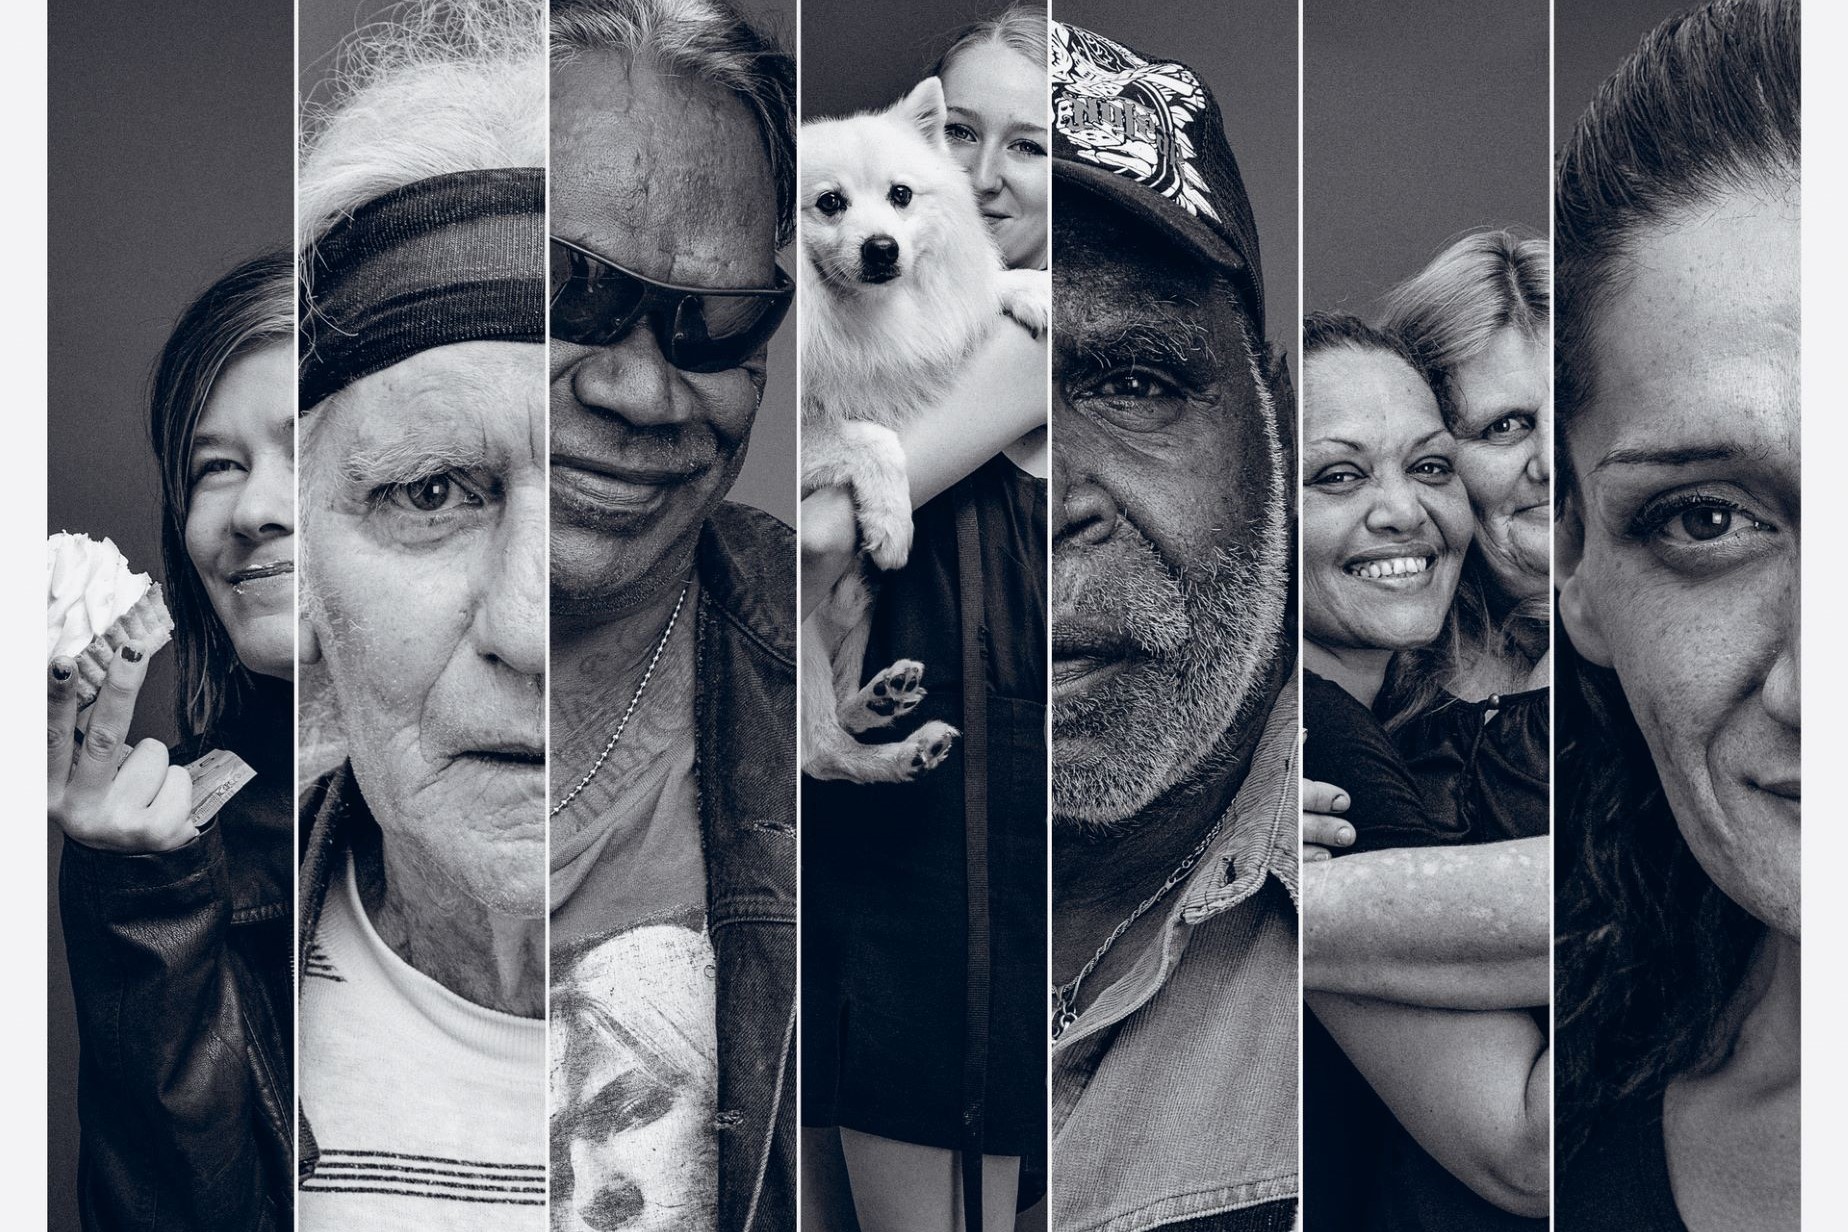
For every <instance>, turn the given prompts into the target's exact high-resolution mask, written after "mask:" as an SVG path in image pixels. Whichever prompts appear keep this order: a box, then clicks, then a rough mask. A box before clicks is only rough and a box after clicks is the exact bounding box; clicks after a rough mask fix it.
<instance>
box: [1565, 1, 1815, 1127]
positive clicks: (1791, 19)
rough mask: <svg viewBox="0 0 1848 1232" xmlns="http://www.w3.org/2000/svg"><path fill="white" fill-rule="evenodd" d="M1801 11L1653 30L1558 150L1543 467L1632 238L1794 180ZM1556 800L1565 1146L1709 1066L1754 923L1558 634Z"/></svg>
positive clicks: (1632, 730) (1791, 7) (1635, 731)
mask: <svg viewBox="0 0 1848 1232" xmlns="http://www.w3.org/2000/svg"><path fill="white" fill-rule="evenodd" d="M1800 25H1801V19H1800V12H1799V8H1798V4H1797V2H1796V0H1718V2H1716V3H1711V4H1707V5H1703V6H1702V7H1700V8H1697V9H1694V10H1693V11H1691V12H1689V13H1686V14H1683V15H1681V16H1678V17H1674V18H1671V19H1670V20H1668V21H1666V22H1664V23H1662V24H1661V25H1660V26H1658V27H1656V29H1655V30H1653V31H1652V32H1651V33H1650V34H1649V35H1648V36H1647V37H1646V38H1644V40H1643V41H1642V44H1641V45H1640V46H1639V47H1638V48H1637V49H1636V51H1635V52H1634V53H1633V54H1632V55H1631V56H1630V58H1629V59H1627V60H1626V61H1624V63H1623V65H1622V67H1620V68H1619V69H1618V70H1617V72H1616V74H1615V75H1614V76H1612V77H1611V78H1610V80H1608V81H1606V82H1605V83H1604V85H1603V87H1602V88H1601V89H1600V90H1599V91H1598V93H1597V96H1596V97H1595V98H1594V99H1593V100H1592V103H1591V105H1590V107H1588V108H1587V109H1586V111H1585V114H1584V115H1583V116H1581V117H1580V119H1579V121H1578V123H1577V124H1576V125H1575V126H1574V128H1573V131H1572V134H1571V136H1570V138H1569V139H1568V140H1567V142H1566V144H1565V147H1564V149H1563V150H1562V151H1561V154H1560V158H1559V167H1558V181H1557V185H1556V191H1555V201H1554V211H1555V213H1554V219H1555V230H1554V236H1555V248H1556V252H1557V257H1558V263H1557V267H1556V270H1555V275H1554V279H1555V286H1556V290H1557V293H1558V304H1557V310H1558V317H1557V321H1556V324H1555V343H1554V375H1555V406H1556V411H1557V416H1556V417H1557V423H1558V436H1557V456H1556V462H1555V465H1556V470H1555V474H1557V475H1558V476H1559V483H1560V490H1559V501H1560V504H1561V507H1562V509H1563V508H1565V507H1566V506H1567V504H1568V502H1572V501H1575V500H1577V499H1578V497H1577V494H1576V490H1575V488H1576V482H1577V480H1576V477H1575V475H1574V474H1573V471H1572V466H1571V455H1570V451H1569V449H1568V447H1567V443H1568V440H1569V438H1570V436H1571V434H1572V428H1573V425H1574V423H1575V422H1576V420H1577V419H1578V417H1579V416H1580V415H1581V414H1582V413H1583V412H1584V410H1585V409H1586V407H1587V406H1589V405H1590V404H1591V403H1592V401H1593V400H1594V399H1595V398H1596V396H1597V382H1596V375H1597V368H1598V362H1599V353H1598V339H1599V318H1600V315H1601V314H1602V313H1603V312H1604V311H1605V309H1606V308H1607V306H1608V305H1609V304H1610V302H1611V300H1612V299H1613V297H1614V296H1615V295H1616V294H1618V293H1619V292H1620V291H1621V290H1622V288H1623V286H1624V285H1625V279H1626V278H1627V277H1628V268H1627V264H1628V253H1629V251H1630V249H1631V246H1632V245H1633V244H1634V242H1635V241H1636V239H1637V238H1638V237H1639V236H1640V235H1641V234H1643V233H1645V232H1647V231H1649V230H1651V229H1653V228H1659V227H1661V226H1663V225H1665V224H1667V223H1670V222H1672V221H1673V219H1674V217H1675V216H1676V215H1677V214H1678V213H1679V212H1681V211H1684V210H1686V209H1688V208H1690V207H1696V206H1699V205H1701V204H1703V203H1706V202H1710V201H1712V200H1714V199H1716V198H1718V197H1720V196H1722V195H1724V194H1726V193H1729V192H1735V191H1741V190H1743V191H1754V190H1762V189H1763V188H1765V187H1767V186H1769V187H1771V188H1774V189H1775V188H1776V187H1777V186H1778V185H1779V184H1780V182H1782V183H1788V184H1791V185H1794V184H1795V183H1796V181H1797V178H1798V175H1799V169H1800V166H1801V157H1802V141H1801V109H1800V88H1801V79H1800V60H1801V56H1800V45H1799V29H1800ZM1555 642H1556V645H1557V646H1558V648H1559V658H1558V677H1557V679H1558V682H1559V696H1558V703H1557V707H1558V708H1557V712H1556V719H1557V721H1558V722H1559V724H1560V728H1561V736H1562V741H1561V746H1560V752H1559V760H1558V765H1557V769H1556V773H1557V775H1558V779H1557V781H1558V795H1557V798H1558V799H1559V801H1560V802H1561V803H1562V805H1563V808H1562V809H1561V811H1560V818H1561V825H1560V833H1559V839H1558V843H1559V850H1560V877H1561V885H1560V897H1559V908H1558V929H1559V937H1558V950H1557V953H1558V962H1557V967H1556V975H1555V978H1556V984H1557V987H1556V989H1555V995H1556V1003H1557V1021H1558V1025H1559V1040H1558V1068H1557V1071H1556V1073H1557V1079H1558V1084H1559V1095H1558V1113H1559V1119H1560V1132H1559V1139H1558V1141H1559V1150H1560V1155H1561V1159H1562V1160H1564V1159H1568V1158H1570V1156H1571V1155H1572V1153H1573V1152H1574V1151H1576V1150H1577V1149H1578V1148H1579V1147H1580V1146H1582V1145H1583V1143H1584V1141H1585V1139H1586V1138H1587V1136H1588V1135H1589V1133H1590V1131H1591V1129H1592V1128H1593V1126H1594V1124H1595V1122H1596V1120H1597V1118H1598V1117H1599V1116H1600V1115H1602V1114H1603V1113H1604V1112H1606V1111H1607V1110H1608V1109H1609V1107H1610V1106H1611V1105H1612V1104H1613V1103H1615V1102H1616V1101H1618V1100H1623V1099H1627V1098H1644V1099H1650V1098H1656V1097H1659V1096H1660V1094H1661V1092H1662V1091H1663V1090H1664V1089H1666V1087H1667V1085H1668V1082H1669V1080H1670V1079H1672V1078H1674V1077H1676V1076H1677V1075H1680V1074H1686V1073H1697V1072H1700V1071H1701V1070H1703V1069H1705V1068H1707V1067H1710V1066H1711V1065H1714V1064H1716V1063H1717V1062H1718V1061H1719V1060H1720V1059H1721V1058H1723V1056H1724V1055H1725V1052H1726V1050H1727V1048H1728V1047H1729V1046H1730V1038H1729V1031H1728V1027H1727V1022H1728V1019H1727V1009H1728V1007H1729V1005H1730V1003H1731V1001H1732V998H1733V996H1734V994H1735V993H1736V992H1737V991H1738V988H1739V986H1740V982H1741V981H1742V979H1743V978H1744V975H1745V971H1746V968H1747V964H1748V962H1749V960H1750V957H1751V953H1752V950H1753V947H1754V946H1755V945H1756V943H1757V942H1758V940H1759V939H1760V938H1761V937H1762V935H1763V931H1764V930H1763V926H1762V925H1760V924H1759V923H1758V922H1757V921H1756V920H1754V919H1753V918H1752V917H1751V916H1749V915H1748V914H1747V913H1746V912H1745V911H1744V910H1743V909H1742V908H1741V907H1739V906H1738V905H1737V904H1735V903H1733V902H1732V901H1731V900H1730V899H1728V898H1727V897H1726V895H1725V894H1724V893H1722V892H1721V890H1720V889H1719V887H1717V886H1716V885H1714V883H1713V881H1712V879H1711V878H1709V877H1708V876H1707V874H1706V872H1705V870H1703V869H1702V868H1701V867H1700V864H1699V862H1698V861H1697V860H1695V858H1694V855H1693V853H1692V852H1691V851H1690V850H1689V848H1688V845H1687V843H1686V841H1685V840H1684V839H1683V838H1682V837H1681V832H1680V829H1679V828H1678V827H1677V825H1676V822H1675V818H1674V815H1673V814H1672V813H1671V812H1670V810H1669V808H1668V803H1667V800H1666V797H1665V796H1664V794H1663V790H1662V783H1661V779H1660V777H1659V776H1658V775H1657V773H1656V769H1655V764H1654V762H1653V760H1652V759H1651V756H1650V753H1649V748H1648V745H1647V744H1646V743H1645V741H1644V739H1643V735H1642V732H1641V730H1640V729H1639V728H1638V727H1637V725H1636V721H1635V718H1634V716H1633V715H1632V714H1631V713H1630V710H1629V707H1628V705H1627V703H1626V702H1625V700H1624V696H1623V690H1622V687H1621V684H1620V683H1619V681H1618V679H1617V676H1616V674H1615V673H1614V672H1612V671H1610V670H1608V669H1606V668H1601V667H1598V666H1596V665H1594V664H1591V663H1588V662H1586V661H1585V660H1584V659H1582V658H1581V657H1579V656H1578V654H1577V653H1576V652H1575V651H1574V650H1573V648H1572V645H1571V642H1570V639H1569V638H1567V637H1566V636H1565V635H1564V630H1563V629H1560V630H1556V638H1555Z"/></svg>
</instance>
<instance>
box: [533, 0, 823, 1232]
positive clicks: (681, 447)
mask: <svg viewBox="0 0 1848 1232" xmlns="http://www.w3.org/2000/svg"><path fill="white" fill-rule="evenodd" d="M551 23H552V110H551V115H552V120H551V123H552V137H551V140H552V163H551V180H550V194H551V196H550V205H551V224H550V225H551V239H550V243H549V249H550V287H549V294H550V304H549V332H550V336H551V340H550V350H549V354H550V369H549V371H550V387H551V388H550V410H551V509H552V513H551V518H552V535H551V612H552V617H551V619H552V643H551V663H552V677H551V679H552V687H551V739H552V743H551V749H552V774H551V783H552V787H551V792H552V801H551V808H552V810H553V812H552V823H551V836H552V837H551V861H552V886H551V889H552V896H551V903H552V908H551V924H552V931H551V936H552V967H551V970H552V975H551V981H552V995H553V1001H554V1004H560V1003H565V1002H568V1003H570V1004H573V1005H581V1006H585V1007H587V1008H586V1010H585V1012H584V1013H581V1014H578V1015H576V1016H575V1017H574V1018H573V1019H572V1021H573V1022H578V1023H582V1024H588V1025H585V1026H584V1027H582V1028H581V1029H580V1028H574V1027H568V1026H564V1025H559V1024H555V1026H554V1046H553V1048H552V1057H553V1062H552V1065H553V1073H552V1094H553V1101H552V1103H553V1107H552V1114H551V1116H552V1169H553V1172H552V1175H553V1184H552V1201H553V1203H554V1210H555V1211H556V1210H558V1209H559V1208H560V1207H561V1206H562V1207H564V1208H567V1209H568V1211H569V1212H571V1214H572V1215H575V1216H577V1217H578V1218H579V1219H581V1220H583V1221H584V1222H586V1223H588V1224H591V1225H594V1226H601V1225H600V1224H598V1223H597V1218H598V1217H600V1216H599V1213H600V1212H601V1213H603V1214H607V1212H608V1211H609V1210H612V1209H618V1208H620V1209H622V1210H624V1211H629V1210H634V1211H638V1212H639V1211H646V1210H649V1209H653V1208H662V1209H665V1208H666V1207H667V1206H672V1207H673V1208H674V1209H675V1211H676V1223H677V1226H685V1227H709V1228H715V1229H718V1230H719V1232H734V1230H735V1232H743V1230H745V1229H750V1230H752V1232H757V1230H771V1229H792V1228H793V1227H794V1226H795V1096H794V1078H795V1058H794V1044H793V1040H794V1021H795V918H796V915H795V875H796V863H795V855H796V850H795V847H796V845H795V785H796V764H795V731H794V718H795V626H796V616H795V595H794V576H795V569H796V559H795V542H794V535H793V534H792V532H791V531H790V530H789V528H788V527H787V526H785V525H783V524H782V523H781V522H779V521H777V520H776V519H774V518H772V517H770V516H768V515H766V514H763V513H760V512H758V511H756V510H754V509H749V508H746V507H744V506H742V505H739V504H734V503H731V502H729V501H727V500H726V496H727V494H728V493H729V492H730V490H731V487H732V484H733V482H734V481H735V480H736V479H737V477H738V472H739V469H740V467H741V466H742V465H743V462H744V456H745V449H746V446H747V444H748V443H749V439H750V433H751V427H752V423H753V420H754V419H755V417H756V413H757V407H758V403H759V400H760V399H761V397H762V395H763V391H764V386H765V383H766V381H767V380H768V379H769V375H770V374H769V373H768V372H767V366H766V347H767V345H768V343H769V340H770V337H771V335H772V334H773V333H775V331H776V329H777V327H778V325H779V324H780V323H781V322H782V320H783V318H784V316H785V315H786V313H787V311H788V309H789V307H790V301H791V298H792V294H793V289H792V286H791V282H790V279H789V278H788V276H787V275H786V274H784V273H783V271H781V270H780V269H779V268H778V267H777V264H776V252H777V250H778V248H779V247H780V246H781V245H782V244H783V243H784V242H785V241H787V239H788V238H789V236H790V234H791V231H792V228H793V196H794V171H795V115H794V112H795V88H794V87H795V67H794V63H793V61H792V60H791V59H790V58H789V57H788V56H787V55H784V54H783V53H782V52H781V51H780V50H779V49H778V48H777V47H776V46H775V45H774V43H772V42H771V41H770V40H768V39H767V38H765V37H763V36H762V35H760V34H759V33H758V32H757V31H755V30H754V29H752V27H751V26H750V25H749V24H748V23H747V22H745V21H744V20H743V19H742V18H741V17H740V16H739V15H738V14H737V13H736V12H735V11H734V10H733V9H731V8H730V7H729V6H728V4H727V3H726V0H692V2H690V3H689V2H688V0H675V2H672V3H670V2H669V0H554V3H553V4H552V5H551ZM784 379H793V373H792V374H787V375H786V376H785V378H784ZM789 484H790V488H791V490H792V491H793V489H794V486H795V476H794V474H793V473H792V474H791V475H790V476H789ZM612 971H620V972H623V973H624V977H623V979H622V980H621V981H617V982H614V983H613V982H612V981H611V980H610V979H609V973H610V972H612ZM561 1030H563V1031H565V1032H566V1033H567V1034H568V1035H570V1038H564V1039H561V1038H559V1032H560V1031H561ZM574 1032H575V1033H574ZM657 1037H658V1038H673V1039H676V1040H678V1041H680V1042H681V1044H682V1045H684V1046H682V1047H677V1048H676V1049H675V1056H674V1057H673V1059H672V1063H671V1064H670V1063H669V1062H668V1059H667V1058H666V1057H665V1056H664V1055H656V1053H655V1052H654V1051H652V1050H649V1049H646V1048H638V1047H636V1046H634V1044H633V1041H635V1040H638V1039H647V1038H657ZM625 1041H627V1042H625ZM641 1080H646V1081H647V1084H648V1086H649V1088H650V1089H653V1090H657V1091H664V1092H666V1093H667V1096H666V1097H665V1098H662V1099H659V1100H656V1101H655V1102H654V1104H652V1105H651V1112H650V1115H649V1116H647V1117H639V1116H636V1115H633V1109H632V1108H630V1107H629V1103H626V1102H625V1101H624V1099H623V1098H622V1092H623V1090H624V1089H626V1086H625V1084H631V1083H633V1082H635V1081H641ZM630 1102H632V1101H630ZM645 1158H660V1159H675V1160H681V1161H686V1163H687V1165H689V1166H686V1167H681V1168H677V1169H674V1170H671V1171H672V1173H673V1175H671V1176H669V1175H666V1174H664V1173H663V1174H657V1173H656V1172H654V1171H651V1170H650V1169H648V1168H646V1167H641V1166H639V1165H636V1164H635V1163H634V1161H637V1160H641V1159H645ZM555 1218H556V1216H555ZM566 1222H568V1223H571V1224H572V1226H577V1222H575V1221H574V1220H573V1219H572V1218H571V1216H570V1215H567V1217H566Z"/></svg>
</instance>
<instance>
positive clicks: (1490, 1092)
mask: <svg viewBox="0 0 1848 1232" xmlns="http://www.w3.org/2000/svg"><path fill="white" fill-rule="evenodd" d="M1338 862H1339V861H1337V863H1338ZM1308 1002H1309V1008H1310V1009H1312V1010H1314V1011H1315V1015H1316V1017H1317V1018H1319V1019H1321V1021H1322V1025H1323V1026H1325V1027H1327V1028H1328V1032H1329V1034H1330V1035H1332V1036H1334V1037H1335V1041H1336V1042H1337V1043H1339V1044H1340V1045H1341V1050H1342V1051H1343V1052H1345V1053H1347V1055H1348V1059H1349V1060H1350V1061H1352V1062H1353V1063H1354V1068H1356V1069H1357V1070H1359V1071H1360V1072H1361V1074H1362V1075H1363V1076H1364V1077H1365V1078H1366V1079H1367V1082H1368V1083H1369V1084H1370V1085H1371V1086H1372V1087H1373V1089H1374V1091H1375V1092H1377V1093H1378V1094H1379V1097H1380V1098H1381V1099H1382V1100H1384V1101H1385V1103H1386V1106H1387V1107H1388V1108H1391V1109H1392V1113H1393V1115H1394V1116H1395V1117H1397V1118H1398V1120H1399V1124H1401V1125H1403V1126H1404V1127H1405V1129H1406V1132H1408V1133H1410V1134H1411V1135H1412V1137H1413V1138H1415V1139H1417V1140H1418V1145H1420V1146H1422V1147H1423V1148H1424V1149H1425V1150H1426V1151H1428V1152H1430V1154H1431V1157H1432V1158H1433V1159H1435V1160H1437V1162H1438V1163H1440V1164H1442V1165H1443V1166H1444V1168H1445V1169H1446V1170H1447V1171H1448V1172H1449V1173H1450V1174H1451V1175H1452V1176H1454V1177H1456V1178H1457V1179H1458V1180H1459V1181H1462V1182H1463V1183H1464V1184H1465V1185H1467V1186H1469V1187H1470V1189H1472V1190H1474V1191H1475V1192H1476V1193H1477V1194H1478V1195H1480V1196H1481V1197H1482V1198H1483V1199H1484V1200H1485V1201H1488V1202H1491V1203H1493V1204H1495V1205H1496V1206H1498V1207H1500V1208H1501V1209H1502V1210H1505V1211H1508V1212H1510V1213H1511V1214H1515V1215H1526V1216H1532V1217H1539V1216H1544V1215H1545V1214H1546V1213H1547V1206H1548V1198H1549V1190H1550V1186H1549V1184H1548V1175H1549V1171H1550V1163H1549V1158H1550V1155H1549V1147H1550V1130H1551V1127H1552V1101H1551V1098H1550V1095H1549V1092H1550V1090H1551V1081H1552V1073H1551V1068H1552V1067H1551V1053H1550V1052H1549V1050H1548V1048H1547V1043H1546V1037H1545V1035H1544V1034H1543V1033H1542V1032H1541V1030H1540V1027H1539V1025H1538V1024H1537V1023H1535V1022H1534V1020H1533V1019H1532V1018H1531V1017H1529V1016H1528V1015H1527V1014H1525V1013H1522V1012H1520V1011H1518V1010H1504V1011H1494V1012H1477V1013H1466V1012H1458V1011H1456V1010H1438V1009H1426V1008H1423V1007H1420V1006H1411V1005H1396V1004H1393V1003H1390V1002H1386V1001H1373V1000H1367V999H1365V998H1360V997H1343V996H1336V995H1332V994H1328V993H1311V994H1309V997H1308Z"/></svg>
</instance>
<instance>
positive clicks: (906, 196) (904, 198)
mask: <svg viewBox="0 0 1848 1232" xmlns="http://www.w3.org/2000/svg"><path fill="white" fill-rule="evenodd" d="M886 200H888V201H890V202H891V203H892V204H893V205H896V206H897V207H898V208H899V209H901V210H902V209H904V208H905V207H906V206H907V205H910V204H911V189H909V188H908V187H906V186H905V185H903V184H894V185H892V191H891V192H889V193H887V194H886Z"/></svg>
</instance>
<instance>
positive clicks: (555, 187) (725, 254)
mask: <svg viewBox="0 0 1848 1232" xmlns="http://www.w3.org/2000/svg"><path fill="white" fill-rule="evenodd" d="M550 193H551V202H550V203H551V211H552V230H553V232H554V233H555V234H557V235H559V236H562V237H563V238H565V239H568V240H573V241H575V242H577V243H580V244H583V245H584V246H585V247H587V248H590V249H591V250H593V251H596V252H600V253H603V254H604V255H606V256H609V257H611V258H612V259H614V260H616V261H618V262H620V263H622V264H623V265H625V266H628V267H629V268H631V269H634V270H635V271H636V272H638V273H641V274H646V275H648V276H649V277H653V278H658V279H661V280H664V281H673V282H680V283H688V284H697V285H706V284H709V285H755V286H762V285H766V284H767V283H768V281H769V274H770V268H771V265H772V262H773V261H774V258H775V244H776V191H775V185H774V184H773V182H772V179H771V174H770V161H769V157H768V155H767V154H766V153H765V150H764V144H763V140H762V137H761V134H760V133H759V131H758V126H757V121H756V119H755V118H754V117H753V116H752V114H751V113H750V111H749V110H748V109H747V108H746V106H745V105H744V103H743V101H742V100H740V99H739V98H738V97H737V96H735V95H733V94H732V93H731V92H729V91H727V90H724V89H722V88H721V87H719V86H716V85H713V84H711V83H708V82H704V81H700V80H698V79H696V78H694V77H692V76H690V75H688V74H685V73H679V74H667V73H663V72H662V71H660V70H658V69H657V68H655V67H654V66H653V65H652V64H650V63H649V62H648V61H646V60H630V59H629V58H627V57H624V56H622V55H618V54H616V53H613V52H585V53H581V54H579V55H577V56H574V57H573V58H572V59H570V60H568V61H566V62H564V63H562V64H558V65H555V66H554V67H553V69H552V161H551V179H550ZM741 274H744V275H749V276H748V277H740V275H741Z"/></svg>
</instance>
